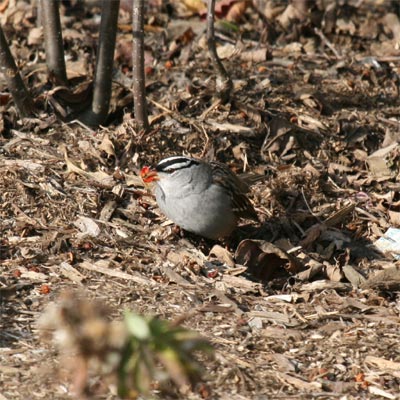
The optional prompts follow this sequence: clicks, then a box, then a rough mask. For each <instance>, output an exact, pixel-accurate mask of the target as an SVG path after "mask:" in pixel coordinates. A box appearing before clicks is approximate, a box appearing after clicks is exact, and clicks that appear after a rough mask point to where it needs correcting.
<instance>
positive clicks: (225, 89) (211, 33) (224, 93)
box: [207, 0, 233, 103]
mask: <svg viewBox="0 0 400 400" xmlns="http://www.w3.org/2000/svg"><path fill="white" fill-rule="evenodd" d="M214 20H215V0H208V5H207V45H208V52H209V53H210V57H211V62H212V64H213V67H214V69H215V70H216V72H217V74H218V76H219V78H220V79H221V80H222V87H221V90H218V96H219V97H220V98H221V100H222V102H223V103H226V102H227V101H228V100H229V97H230V93H231V90H232V87H233V85H232V80H231V78H230V77H229V75H228V73H227V72H226V69H225V67H224V66H223V64H222V62H221V60H220V59H219V57H218V54H217V49H216V46H215V30H214Z"/></svg>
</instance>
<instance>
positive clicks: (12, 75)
mask: <svg viewBox="0 0 400 400" xmlns="http://www.w3.org/2000/svg"><path fill="white" fill-rule="evenodd" d="M0 72H1V73H2V74H3V75H4V79H5V80H6V82H7V86H8V89H9V91H10V93H11V95H12V97H13V99H14V103H15V106H16V108H17V110H18V114H19V115H20V117H22V118H23V117H28V116H31V115H32V114H33V112H34V108H35V107H34V104H33V100H32V97H31V95H30V94H29V92H28V89H27V88H26V86H25V84H24V81H23V80H22V78H21V75H20V73H19V71H18V68H17V65H16V64H15V61H14V57H13V56H12V54H11V51H10V48H9V46H8V43H7V39H6V37H5V36H4V32H3V29H2V27H1V26H0Z"/></svg>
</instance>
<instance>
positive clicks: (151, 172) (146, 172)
mask: <svg viewBox="0 0 400 400" xmlns="http://www.w3.org/2000/svg"><path fill="white" fill-rule="evenodd" d="M140 177H141V178H142V180H143V182H144V183H151V182H154V181H158V180H159V179H160V178H159V176H158V174H157V171H156V170H155V169H151V168H150V167H148V166H145V167H143V168H142V169H141V170H140Z"/></svg>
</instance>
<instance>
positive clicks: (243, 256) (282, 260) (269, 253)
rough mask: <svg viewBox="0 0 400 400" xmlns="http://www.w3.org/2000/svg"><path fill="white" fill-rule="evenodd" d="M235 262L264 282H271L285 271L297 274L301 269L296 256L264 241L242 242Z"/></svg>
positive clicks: (246, 240)
mask: <svg viewBox="0 0 400 400" xmlns="http://www.w3.org/2000/svg"><path fill="white" fill-rule="evenodd" d="M235 260H236V262H237V263H238V264H241V265H245V266H246V267H248V272H249V273H250V274H252V275H253V276H254V277H256V278H257V279H261V280H262V281H269V280H271V279H272V278H273V277H274V276H276V275H280V274H282V273H285V271H286V272H291V273H295V272H297V271H298V270H299V269H300V268H301V262H300V261H299V260H298V259H296V258H295V257H294V256H292V255H291V254H288V253H286V252H285V251H283V250H281V249H280V248H278V247H276V246H275V245H273V244H272V243H269V242H265V241H263V240H250V239H245V240H242V241H241V242H240V243H239V246H238V247H237V249H236V252H235Z"/></svg>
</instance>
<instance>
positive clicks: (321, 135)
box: [0, 0, 400, 400]
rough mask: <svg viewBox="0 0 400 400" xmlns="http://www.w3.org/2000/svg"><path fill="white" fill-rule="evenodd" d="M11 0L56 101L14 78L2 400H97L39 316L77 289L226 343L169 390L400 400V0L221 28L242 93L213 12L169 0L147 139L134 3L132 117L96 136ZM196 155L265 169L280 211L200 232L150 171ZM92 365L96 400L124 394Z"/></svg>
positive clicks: (263, 9) (151, 83)
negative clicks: (157, 194) (136, 97)
mask: <svg viewBox="0 0 400 400" xmlns="http://www.w3.org/2000/svg"><path fill="white" fill-rule="evenodd" d="M6 3H8V2H2V5H4V7H3V9H2V11H1V14H0V15H1V23H2V26H3V28H4V30H5V32H6V34H7V36H8V38H9V39H10V42H11V45H12V46H11V49H12V52H13V54H14V56H15V58H16V59H17V60H18V63H19V65H20V67H21V70H22V72H23V74H24V76H25V80H26V82H27V84H28V85H29V88H30V90H31V92H32V94H33V95H34V97H35V101H36V103H37V105H38V107H39V109H40V111H41V114H40V115H39V116H38V117H37V118H30V119H24V120H19V119H18V117H17V116H16V113H15V109H14V107H13V103H12V101H7V96H6V94H5V93H6V88H5V86H4V82H3V81H2V80H0V82H1V92H2V94H1V95H0V96H1V97H2V98H4V99H5V100H2V102H1V106H0V107H1V122H0V235H1V236H0V316H1V319H0V329H1V330H0V400H14V399H39V398H43V399H70V398H75V396H74V394H73V385H72V382H71V379H70V377H69V376H68V374H66V373H65V365H64V364H63V361H62V359H60V358H59V357H58V350H57V349H56V348H55V347H53V346H52V345H51V344H50V343H48V342H46V341H43V340H42V339H41V338H40V332H39V329H38V327H37V320H38V318H39V317H40V315H41V314H42V312H43V310H44V309H45V307H46V306H47V305H48V304H49V303H51V302H53V301H56V299H57V298H58V296H59V294H60V293H61V292H62V291H63V290H65V289H74V290H76V291H77V293H79V294H80V295H82V296H86V297H87V298H89V299H94V298H96V299H100V300H102V301H103V302H104V303H105V304H107V306H108V307H109V308H110V310H111V312H110V315H109V318H113V319H119V318H121V317H122V313H123V311H124V310H125V309H129V310H133V311H135V312H138V313H142V314H144V315H157V316H159V317H160V318H163V319H167V320H171V321H176V320H181V321H182V324H183V325H184V326H185V327H187V328H190V329H192V330H195V331H197V332H199V333H200V334H201V335H203V336H204V337H206V338H207V339H208V340H209V341H210V342H211V343H212V345H213V347H214V349H215V354H214V355H215V357H214V359H212V360H204V364H205V373H204V375H203V382H202V383H201V384H198V385H197V386H195V387H193V390H192V391H191V392H189V393H186V394H185V395H184V396H183V395H182V394H179V392H177V391H176V392H175V394H174V393H173V391H172V392H171V393H168V394H165V393H164V394H163V393H157V391H156V390H155V391H154V393H153V396H154V398H186V399H202V398H203V399H204V398H205V399H226V400H228V399H234V400H244V399H260V400H261V399H317V398H318V399H332V398H340V399H347V400H350V399H380V398H382V399H400V346H399V340H400V330H399V327H400V297H399V292H400V262H399V261H398V260H397V261H396V258H395V257H394V255H393V253H385V254H383V253H382V252H381V251H380V250H379V249H378V248H377V247H376V245H375V242H376V241H377V240H378V239H379V238H381V237H383V236H384V235H385V233H386V232H387V230H388V229H389V228H397V229H398V228H400V179H399V165H400V144H399V143H400V129H399V128H400V120H399V115H400V107H399V106H400V103H399V73H400V50H399V43H400V33H399V32H400V29H399V28H400V23H399V19H398V15H399V14H398V3H396V2H389V1H366V0H365V1H339V2H338V3H337V7H336V8H335V7H333V6H332V5H334V4H335V2H333V1H331V2H325V3H326V4H325V5H323V4H322V5H321V4H320V3H322V2H318V5H319V8H318V7H317V6H316V4H314V7H313V10H312V11H309V12H308V13H307V14H306V15H302V16H300V17H299V15H298V14H297V16H296V18H294V17H293V14H290V12H293V10H292V11H290V10H289V11H288V8H289V7H287V3H286V2H278V1H276V2H268V1H259V2H254V3H255V4H256V5H257V7H247V8H245V9H243V8H242V9H240V11H237V13H239V14H238V15H237V18H238V19H237V22H236V26H237V30H236V31H235V30H232V29H230V28H229V27H228V26H227V25H223V24H219V25H218V24H217V28H218V29H217V47H218V51H219V52H220V53H219V54H220V56H221V57H222V58H223V63H224V65H225V66H226V69H227V71H228V73H229V75H230V76H231V78H232V80H233V84H234V90H233V93H232V96H231V98H230V100H229V101H228V102H227V103H226V104H221V103H219V102H218V100H217V99H216V97H215V94H216V92H217V91H218V89H216V86H217V85H218V82H216V80H215V72H214V71H213V69H212V67H211V64H210V61H209V58H208V54H207V50H206V40H205V31H204V30H205V20H204V12H203V11H199V10H198V9H188V8H185V7H184V6H183V2H171V4H170V5H169V6H168V7H167V6H165V5H164V6H163V7H162V8H157V7H158V6H157V4H156V3H157V2H149V10H148V13H147V14H146V24H147V25H146V29H145V31H146V73H147V77H146V79H147V83H146V86H147V95H148V104H149V115H150V120H151V130H150V132H148V133H145V134H143V133H139V132H137V131H136V130H135V128H134V127H135V125H134V121H133V119H132V115H131V110H132V96H131V93H130V87H131V64H130V52H131V45H130V41H131V38H130V30H129V26H130V25H129V24H130V22H129V21H130V15H129V12H127V11H126V10H124V9H121V16H120V25H119V31H118V38H117V42H118V43H117V51H116V60H115V71H114V84H113V99H112V104H111V112H110V118H109V120H108V121H107V124H106V126H105V127H101V128H99V129H96V130H93V129H89V128H88V127H85V126H82V125H81V124H79V123H77V122H76V121H72V122H62V121H61V119H60V118H59V116H55V114H54V110H53V108H52V107H51V105H52V104H53V103H52V102H51V96H52V93H51V92H50V89H51V85H50V83H49V82H48V80H47V74H46V67H45V54H44V50H43V39H42V37H41V36H40V30H38V29H36V23H37V22H36V11H35V8H34V7H33V5H32V4H30V3H25V2H23V1H10V2H9V4H8V7H7V5H6ZM123 3H125V2H123ZM221 3H222V5H221ZM74 4H75V2H71V5H70V7H72V8H68V7H65V6H63V7H62V23H63V34H64V41H65V51H66V56H67V58H66V60H67V73H68V77H69V78H70V79H71V82H73V83H74V84H76V85H78V84H80V83H82V82H86V81H89V80H90V79H91V78H92V74H93V65H94V60H95V49H96V41H97V36H98V17H99V9H98V8H96V7H95V6H90V5H87V6H85V7H83V8H82V9H80V10H78V11H79V12H78V11H77V9H74V8H73V7H77V6H76V5H75V6H74ZM234 4H235V2H232V1H224V2H220V7H219V8H218V12H217V14H218V16H219V17H221V18H226V16H227V12H228V11H229V10H231V7H232V6H233V5H234ZM331 6H332V7H331ZM217 7H218V5H217ZM274 7H275V8H274ZM288 15H289V16H288ZM295 15H296V13H295ZM230 18H231V17H230ZM379 150H380V151H381V152H378V153H376V152H377V151H379ZM182 153H184V154H187V155H191V156H194V157H201V158H206V159H209V160H212V159H215V160H218V161H221V162H224V163H226V164H227V165H229V166H230V167H231V168H232V169H233V170H234V171H236V172H237V173H239V174H240V173H243V172H246V173H248V172H251V173H257V174H262V175H264V179H262V180H261V181H258V182H257V183H255V184H254V187H253V189H252V192H251V195H250V197H251V200H252V202H253V204H254V206H255V208H256V210H257V213H258V215H259V217H260V223H251V222H250V221H243V225H242V226H240V227H239V229H238V230H237V231H236V232H235V233H234V235H233V237H232V238H231V240H230V241H229V243H223V242H215V243H214V242H213V243H211V242H208V241H205V240H202V239H200V238H197V237H194V236H192V235H187V234H183V235H182V234H181V233H179V232H178V231H177V229H176V228H175V227H174V226H173V225H172V224H171V223H169V222H167V221H166V219H165V217H164V216H163V215H162V214H161V212H160V211H159V209H158V208H157V205H156V202H155V199H154V197H153V196H152V194H151V191H149V190H148V189H147V188H145V187H144V186H143V184H142V182H141V180H140V179H139V177H138V173H139V171H140V169H141V167H142V166H143V165H149V164H150V165H151V164H153V163H155V162H157V161H158V160H160V159H162V158H163V157H165V156H168V155H175V154H182ZM216 245H219V246H217V247H215V246H216ZM399 253H400V251H399ZM90 379H91V380H90V387H91V393H92V394H91V396H90V398H96V399H116V398H117V396H116V395H115V387H114V386H113V385H112V384H109V383H108V382H106V381H104V380H103V379H102V378H101V377H100V375H97V374H96V373H94V374H93V376H91V378H90Z"/></svg>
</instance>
